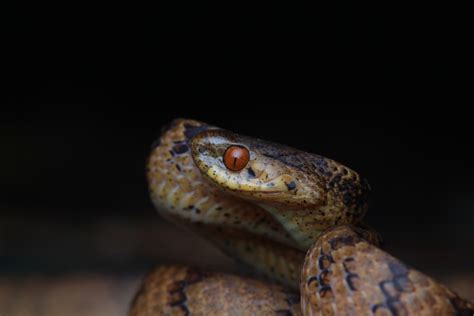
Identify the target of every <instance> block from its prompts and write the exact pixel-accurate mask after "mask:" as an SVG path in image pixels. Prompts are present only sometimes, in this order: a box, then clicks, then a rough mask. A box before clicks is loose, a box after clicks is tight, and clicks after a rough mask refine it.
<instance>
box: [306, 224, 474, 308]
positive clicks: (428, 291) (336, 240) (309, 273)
mask: <svg viewBox="0 0 474 316" xmlns="http://www.w3.org/2000/svg"><path fill="white" fill-rule="evenodd" d="M378 240H379V239H378V236H377V235H373V234H370V233H368V232H367V231H366V230H362V229H360V228H358V227H353V226H338V227H336V228H333V229H330V230H328V231H327V232H326V233H324V234H323V235H322V236H321V237H320V238H319V239H318V241H317V242H316V243H315V244H314V246H313V247H311V249H310V250H309V251H308V253H307V255H306V259H305V263H304V267H303V271H302V277H301V285H300V292H301V296H302V309H303V315H472V313H473V312H474V306H473V305H472V304H470V303H469V302H467V301H464V300H462V299H461V298H459V297H458V296H457V295H456V294H455V293H453V292H452V291H450V290H448V289H447V288H445V287H444V286H443V285H441V284H439V283H437V282H436V281H435V280H433V279H431V278H430V277H427V276H426V275H424V274H422V273H421V272H419V271H417V270H414V269H412V268H410V267H409V266H407V265H405V264H404V263H402V262H400V261H399V260H398V259H396V258H394V257H392V256H390V255H389V254H387V253H386V252H384V251H382V250H381V249H379V248H378V247H377V244H378Z"/></svg>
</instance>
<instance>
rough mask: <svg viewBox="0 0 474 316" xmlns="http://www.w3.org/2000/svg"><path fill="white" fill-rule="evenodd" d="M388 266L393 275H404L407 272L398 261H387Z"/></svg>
mask: <svg viewBox="0 0 474 316" xmlns="http://www.w3.org/2000/svg"><path fill="white" fill-rule="evenodd" d="M388 268H389V269H390V271H391V272H392V274H393V275H394V276H405V275H407V274H408V272H409V269H408V268H407V267H406V266H405V265H404V264H402V263H401V262H398V261H390V262H389V263H388Z"/></svg>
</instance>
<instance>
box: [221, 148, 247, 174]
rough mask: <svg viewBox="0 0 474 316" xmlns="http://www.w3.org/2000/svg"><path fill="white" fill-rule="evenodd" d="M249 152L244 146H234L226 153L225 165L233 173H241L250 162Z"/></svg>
mask: <svg viewBox="0 0 474 316" xmlns="http://www.w3.org/2000/svg"><path fill="white" fill-rule="evenodd" d="M249 159H250V154H249V150H248V149H247V148H245V147H242V146H236V145H232V146H230V147H228V148H227V149H226V150H225V152H224V165H225V166H226V168H227V169H229V170H232V171H240V170H242V169H244V168H245V166H246V165H247V163H248V162H249Z"/></svg>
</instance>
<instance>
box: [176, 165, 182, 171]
mask: <svg viewBox="0 0 474 316" xmlns="http://www.w3.org/2000/svg"><path fill="white" fill-rule="evenodd" d="M176 169H177V170H178V171H179V172H181V166H180V165H179V164H176Z"/></svg>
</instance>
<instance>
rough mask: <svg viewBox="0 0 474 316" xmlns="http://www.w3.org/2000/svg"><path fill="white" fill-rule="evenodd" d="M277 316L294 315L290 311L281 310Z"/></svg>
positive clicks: (277, 312)
mask: <svg viewBox="0 0 474 316" xmlns="http://www.w3.org/2000/svg"><path fill="white" fill-rule="evenodd" d="M275 315H277V316H292V315H293V314H292V313H291V311H289V310H288V309H279V310H277V311H275Z"/></svg>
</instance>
